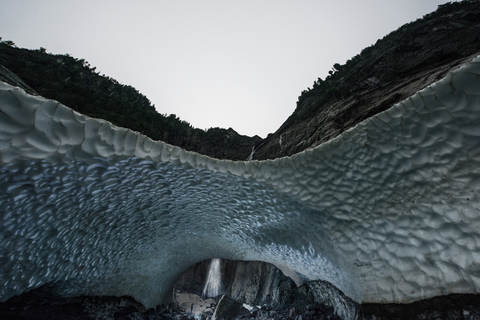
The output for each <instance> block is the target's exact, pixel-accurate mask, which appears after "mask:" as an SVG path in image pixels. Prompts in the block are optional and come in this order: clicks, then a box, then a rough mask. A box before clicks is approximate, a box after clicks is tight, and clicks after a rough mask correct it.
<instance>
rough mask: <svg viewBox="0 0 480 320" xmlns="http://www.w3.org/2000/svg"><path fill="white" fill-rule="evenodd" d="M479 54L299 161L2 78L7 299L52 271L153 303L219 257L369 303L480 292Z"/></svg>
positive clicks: (72, 284) (2, 256)
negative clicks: (190, 146) (222, 156)
mask: <svg viewBox="0 0 480 320" xmlns="http://www.w3.org/2000/svg"><path fill="white" fill-rule="evenodd" d="M479 161H480V56H479V57H477V58H476V59H475V60H474V61H473V62H471V63H469V64H466V65H464V66H462V67H461V68H459V69H457V70H455V71H453V72H451V73H449V74H448V75H447V76H446V77H445V78H444V79H443V80H441V81H439V82H437V83H435V84H432V85H431V86H429V87H427V88H425V89H424V90H422V91H420V92H418V93H416V94H415V95H413V96H412V97H410V98H408V99H407V100H405V101H403V102H401V103H398V104H396V105H394V106H392V107H391V108H390V109H389V110H387V111H385V112H382V113H380V114H377V115H376V116H374V117H372V118H369V119H367V120H365V121H363V122H362V123H360V124H359V125H357V126H356V127H354V128H352V129H350V130H348V131H346V132H344V133H343V134H342V135H340V136H338V137H337V138H335V139H333V140H331V141H329V142H327V143H324V144H322V145H320V146H318V147H316V148H314V149H309V150H305V151H303V152H301V153H298V154H296V155H294V156H291V157H286V158H279V159H275V160H267V161H226V160H225V161H224V160H217V159H212V158H209V157H207V156H203V155H200V154H196V153H193V152H188V151H185V150H182V149H180V148H178V147H174V146H171V145H168V144H166V143H163V142H160V141H152V140H151V139H149V138H148V137H145V136H143V135H141V134H139V133H136V132H132V131H130V130H127V129H123V128H119V127H116V126H114V125H113V124H111V123H109V122H106V121H104V120H100V119H92V118H89V117H87V116H84V115H81V114H79V113H77V112H75V111H73V110H71V109H70V108H68V107H67V106H64V105H62V104H60V103H58V102H56V101H52V100H48V99H45V98H42V97H39V96H31V95H29V94H26V93H25V92H24V91H23V90H22V89H19V88H16V87H12V86H10V85H8V84H6V83H1V84H0V165H1V167H0V219H1V220H0V221H1V222H0V235H1V238H0V239H1V242H0V283H1V287H0V300H1V301H5V300H7V299H8V298H10V297H12V296H14V295H18V294H20V293H22V292H25V291H28V290H30V289H32V288H36V287H38V286H41V285H43V284H46V283H55V284H57V285H58V286H59V288H60V290H61V292H62V293H63V294H65V295H80V294H90V295H115V296H121V295H130V296H132V297H134V298H135V299H137V300H138V301H140V302H141V303H143V304H144V305H145V306H146V307H154V306H156V305H158V304H160V303H162V301H163V300H164V299H168V298H169V291H171V289H172V286H173V284H174V282H175V280H176V279H177V277H178V276H179V275H180V274H181V273H182V272H183V271H184V270H186V269H187V268H188V267H190V266H191V265H193V264H195V263H197V262H199V261H202V260H206V259H210V258H214V257H217V258H224V259H232V260H260V261H265V262H270V263H272V264H274V265H276V266H277V267H278V268H280V269H281V270H282V271H283V272H284V273H285V274H286V275H288V276H290V277H291V278H292V279H293V280H295V282H296V283H297V284H302V283H305V282H307V281H309V280H316V279H322V280H325V281H328V282H330V283H332V284H333V285H335V286H336V287H338V288H339V289H340V290H342V291H343V292H344V293H345V294H346V295H347V296H349V297H351V298H352V299H353V300H355V301H357V302H362V303H363V302H400V303H401V302H410V301H416V300H420V299H425V298H429V297H434V296H438V295H445V294H450V293H480V212H479V210H480V197H479V192H480V162H479Z"/></svg>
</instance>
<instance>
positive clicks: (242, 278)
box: [174, 260, 360, 319]
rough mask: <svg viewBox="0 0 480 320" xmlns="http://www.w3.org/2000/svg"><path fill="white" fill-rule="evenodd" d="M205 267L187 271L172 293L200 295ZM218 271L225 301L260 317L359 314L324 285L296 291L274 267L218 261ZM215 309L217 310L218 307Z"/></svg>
mask: <svg viewBox="0 0 480 320" xmlns="http://www.w3.org/2000/svg"><path fill="white" fill-rule="evenodd" d="M208 265H209V261H202V262H200V263H198V264H196V265H194V266H192V267H191V268H190V269H188V270H187V271H186V272H185V273H184V274H183V275H182V276H181V277H180V278H179V279H178V280H177V282H176V284H175V289H174V290H175V292H188V293H194V294H196V295H201V294H202V291H203V285H204V284H205V281H206V275H207V271H208ZM221 270H222V289H223V292H222V293H223V294H224V295H225V297H228V299H227V300H226V301H230V300H234V301H237V302H238V303H241V304H243V303H245V304H247V305H250V306H252V307H254V308H255V309H256V310H258V312H260V310H263V311H261V312H260V313H262V312H263V313H264V312H265V310H268V311H275V312H276V314H277V316H278V319H282V317H283V316H285V315H288V313H289V310H291V309H292V308H293V309H294V310H296V312H297V313H296V315H297V316H299V315H302V314H305V312H307V311H311V310H313V309H315V310H322V311H321V313H324V314H325V315H328V316H332V317H333V318H331V319H334V318H335V317H339V318H345V319H354V318H355V317H356V316H357V314H359V311H360V309H359V305H358V304H357V303H355V302H354V301H352V300H351V299H350V298H348V297H346V296H345V295H344V294H343V293H342V292H341V291H340V290H338V289H337V288H335V287H334V286H333V285H331V284H329V283H327V282H324V281H312V282H308V283H306V284H304V285H302V286H300V287H297V285H296V284H295V282H294V281H293V280H292V279H290V278H289V277H287V276H285V275H284V274H283V273H282V272H281V271H280V270H279V269H278V268H277V267H275V266H274V265H272V264H269V263H266V262H260V261H229V260H222V261H221ZM225 297H224V298H223V299H225ZM230 306H231V308H232V311H231V314H236V313H237V312H239V310H238V308H237V307H236V304H231V303H230V302H229V303H228V304H225V305H224V306H223V307H222V310H225V309H228V308H230ZM217 308H220V304H219V306H218V307H217ZM217 312H218V310H217ZM222 312H223V311H222ZM225 312H226V311H225ZM319 312H320V311H319ZM317 313H318V312H317ZM231 314H230V313H227V315H225V319H229V317H230V316H231ZM290 318H291V316H290ZM320 319H323V318H320ZM325 319H327V318H325ZM328 319H330V318H328Z"/></svg>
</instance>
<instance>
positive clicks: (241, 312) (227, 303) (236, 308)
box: [212, 296, 251, 320]
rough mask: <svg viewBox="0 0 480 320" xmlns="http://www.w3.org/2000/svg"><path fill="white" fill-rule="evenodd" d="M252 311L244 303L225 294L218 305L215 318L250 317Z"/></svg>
mask: <svg viewBox="0 0 480 320" xmlns="http://www.w3.org/2000/svg"><path fill="white" fill-rule="evenodd" d="M250 318H251V314H250V312H249V311H248V310H247V309H245V307H244V306H243V304H242V303H240V302H238V301H235V300H233V299H232V298H230V297H228V296H223V297H222V298H221V299H220V301H219V302H218V305H217V310H216V311H215V313H214V314H213V317H212V319H213V320H234V319H250Z"/></svg>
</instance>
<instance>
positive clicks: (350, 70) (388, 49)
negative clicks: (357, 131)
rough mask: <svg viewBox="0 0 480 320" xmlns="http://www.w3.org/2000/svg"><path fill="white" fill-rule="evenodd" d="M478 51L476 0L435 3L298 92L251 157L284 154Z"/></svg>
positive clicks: (333, 132) (330, 134)
mask: <svg viewBox="0 0 480 320" xmlns="http://www.w3.org/2000/svg"><path fill="white" fill-rule="evenodd" d="M478 54H480V2H479V1H463V2H461V3H447V4H445V5H442V6H439V8H438V9H437V11H435V12H433V13H431V14H428V15H426V16H424V17H423V19H418V20H417V21H414V22H411V23H409V24H406V25H404V26H402V27H401V28H399V29H398V30H396V31H394V32H392V33H390V34H389V35H387V36H385V37H384V38H383V39H381V40H378V41H377V43H376V44H375V45H373V46H371V47H368V48H365V49H364V50H363V51H362V52H361V53H360V54H359V55H357V56H355V57H353V58H352V59H351V60H348V61H347V62H346V63H345V64H344V65H340V64H335V65H334V70H336V71H335V72H333V70H332V72H331V74H330V75H329V76H328V77H327V78H326V79H325V80H322V79H320V78H319V79H318V80H317V81H315V83H314V84H313V88H312V89H310V88H309V89H308V90H305V91H303V92H302V95H301V96H300V97H299V100H298V102H297V108H296V110H295V111H294V112H293V114H292V115H291V116H290V117H289V118H288V119H287V120H286V121H285V123H283V125H282V126H281V127H280V128H279V129H278V130H277V131H276V132H275V133H274V134H272V135H269V136H268V137H267V138H266V139H265V141H264V142H263V143H261V145H258V146H256V148H255V149H256V151H255V154H254V157H253V158H254V159H258V160H262V159H274V158H278V157H282V156H290V155H293V154H295V153H297V152H300V151H302V150H305V149H308V148H313V147H315V146H317V145H319V144H321V143H323V142H325V141H328V140H330V139H332V138H334V137H336V136H338V135H339V134H341V133H342V132H344V131H345V130H347V129H349V128H351V127H354V126H355V125H357V124H358V123H360V122H361V121H363V120H365V119H367V118H369V117H371V116H373V115H375V114H377V113H379V112H381V111H384V110H386V109H388V108H390V107H391V106H392V105H393V104H395V103H397V102H400V101H402V100H404V99H406V98H407V97H409V96H411V95H412V94H414V93H415V92H417V91H419V90H421V89H423V88H425V87H426V86H427V85H429V84H431V83H432V82H434V81H437V80H439V79H441V78H443V77H444V76H445V75H446V74H447V73H448V72H449V71H451V70H453V69H455V68H457V67H459V66H460V65H462V64H464V63H465V62H468V61H470V60H472V59H473V58H474V57H475V56H476V55H478Z"/></svg>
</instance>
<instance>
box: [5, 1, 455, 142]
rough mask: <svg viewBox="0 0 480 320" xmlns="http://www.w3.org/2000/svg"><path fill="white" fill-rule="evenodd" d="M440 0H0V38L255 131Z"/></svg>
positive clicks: (203, 122) (169, 107) (186, 112)
mask: <svg viewBox="0 0 480 320" xmlns="http://www.w3.org/2000/svg"><path fill="white" fill-rule="evenodd" d="M445 2H447V1H440V0H329V1H323V0H316V1H313V0H312V1H307V0H305V1H303V0H289V1H284V0H268V1H266V0H253V1H250V0H237V1H233V0H231V1H230V0H215V1H213V0H196V1H194V0H188V1H186V0H172V1H160V0H150V1H148V0H142V1H138V0H137V1H133V0H130V1H126V0H125V1H124V0H82V1H69V0H2V1H1V3H0V37H2V38H3V40H12V41H13V42H15V44H16V45H17V46H18V47H22V48H28V49H38V48H40V47H44V48H46V49H47V52H51V53H54V54H65V53H68V54H70V55H72V56H74V57H76V58H84V59H85V60H87V61H88V62H89V63H90V65H91V66H92V67H94V66H95V67H97V71H99V72H100V73H101V74H105V75H108V76H110V77H112V78H115V79H116V80H118V81H119V82H121V83H123V84H128V85H131V86H133V87H135V88H136V89H137V90H139V91H140V92H141V93H143V94H144V95H146V96H147V97H148V98H149V99H150V101H152V103H153V104H155V106H156V108H157V110H158V112H160V113H162V114H171V113H173V114H176V115H177V116H179V117H180V118H181V119H182V120H186V121H188V122H190V123H191V124H192V125H193V126H194V127H197V128H201V129H208V128H210V127H221V128H229V127H232V128H233V129H235V130H236V131H237V132H239V133H240V134H245V135H250V136H252V135H255V134H257V135H259V136H261V137H265V136H266V135H267V134H268V133H271V132H274V131H276V130H277V129H278V128H279V127H280V125H281V124H282V123H283V122H284V121H285V120H286V119H287V117H288V116H289V115H290V114H291V113H292V112H293V111H294V109H295V106H296V101H297V98H298V96H299V95H300V93H301V91H302V90H305V89H306V88H307V87H311V86H312V84H313V81H314V80H316V79H317V78H318V77H321V78H325V77H326V76H327V75H328V70H330V68H331V67H332V66H333V64H334V63H337V62H338V63H340V64H343V63H345V62H346V61H347V60H348V59H350V58H351V57H352V56H354V55H356V54H358V53H360V51H361V50H362V49H363V48H365V47H367V46H369V45H372V44H374V43H375V42H376V40H377V39H379V38H382V37H383V36H385V35H386V34H388V33H389V32H391V31H393V30H395V29H397V28H398V27H400V26H401V25H403V24H405V23H408V22H410V21H413V20H416V19H417V18H421V17H422V16H423V15H424V14H427V13H429V12H431V11H434V10H435V9H436V8H437V6H438V5H439V4H443V3H445Z"/></svg>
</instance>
